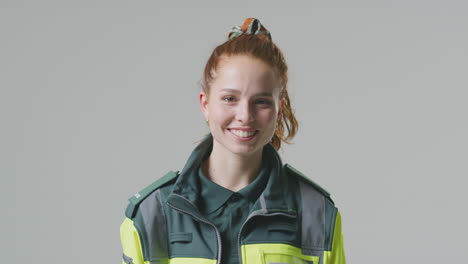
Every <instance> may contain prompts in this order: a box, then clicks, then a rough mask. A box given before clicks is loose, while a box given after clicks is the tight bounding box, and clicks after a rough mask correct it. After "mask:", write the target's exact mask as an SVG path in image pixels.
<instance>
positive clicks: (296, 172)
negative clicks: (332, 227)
mask: <svg viewBox="0 0 468 264" xmlns="http://www.w3.org/2000/svg"><path fill="white" fill-rule="evenodd" d="M284 168H285V169H286V171H287V172H289V173H291V174H293V175H296V176H297V177H298V178H302V179H303V180H305V181H306V182H308V183H309V184H311V185H312V186H313V187H314V188H315V189H317V190H318V191H319V192H320V193H322V194H323V195H324V196H325V197H326V198H327V199H328V200H330V201H331V202H332V204H335V203H334V202H333V200H332V199H331V197H330V193H329V192H328V191H327V190H325V189H324V188H323V187H322V186H320V185H318V184H317V183H316V182H314V181H312V180H311V179H309V177H307V176H305V175H304V174H303V173H302V172H300V171H299V170H297V169H296V168H294V167H293V166H291V164H288V163H285V164H284Z"/></svg>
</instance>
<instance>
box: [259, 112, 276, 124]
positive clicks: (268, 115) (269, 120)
mask: <svg viewBox="0 0 468 264" xmlns="http://www.w3.org/2000/svg"><path fill="white" fill-rule="evenodd" d="M258 120H261V121H262V123H264V124H273V125H274V124H275V122H276V113H275V110H274V109H262V110H260V111H259V112H258Z"/></svg>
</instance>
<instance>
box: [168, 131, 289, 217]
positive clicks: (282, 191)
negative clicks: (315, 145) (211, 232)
mask: <svg viewBox="0 0 468 264" xmlns="http://www.w3.org/2000/svg"><path fill="white" fill-rule="evenodd" d="M212 148H213V136H212V134H211V133H208V134H207V135H206V136H205V137H204V138H203V140H202V141H201V142H200V143H199V144H198V145H197V146H196V147H195V148H194V149H193V151H192V153H191V154H190V156H189V158H188V159H187V161H186V163H185V165H184V167H183V169H182V171H181V172H180V174H179V177H178V178H177V180H176V182H175V183H174V188H173V189H172V192H171V193H170V195H169V197H168V200H167V202H168V203H171V204H172V205H174V206H175V207H178V208H179V209H183V210H185V211H190V212H191V213H192V214H196V215H200V212H199V210H198V208H199V205H200V202H201V196H200V190H201V188H200V179H199V177H198V176H197V174H198V168H199V167H200V165H201V163H202V162H203V160H204V159H205V158H206V157H207V156H208V155H209V153H211V150H212ZM263 151H264V152H263V153H264V154H266V155H264V157H265V159H267V160H268V161H269V164H270V165H271V166H270V169H269V172H268V174H269V175H268V177H267V178H268V180H267V182H266V186H265V188H264V189H263V191H262V192H261V194H260V197H259V199H258V200H257V201H256V202H255V204H254V205H253V208H252V210H262V211H265V210H266V211H283V212H285V213H290V214H296V212H297V208H298V205H297V202H296V200H295V199H294V196H295V192H294V189H295V188H294V186H293V184H294V181H292V179H291V178H288V175H287V174H286V171H285V168H284V166H283V162H282V160H281V157H280V156H279V154H278V152H277V151H276V149H275V148H274V147H273V145H272V144H271V143H268V144H266V145H265V146H264V148H263ZM246 193H249V190H248V189H247V190H246Z"/></svg>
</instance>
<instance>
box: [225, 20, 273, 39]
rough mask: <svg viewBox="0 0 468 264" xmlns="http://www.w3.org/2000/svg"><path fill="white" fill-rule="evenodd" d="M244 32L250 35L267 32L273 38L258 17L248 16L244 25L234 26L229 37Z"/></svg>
mask: <svg viewBox="0 0 468 264" xmlns="http://www.w3.org/2000/svg"><path fill="white" fill-rule="evenodd" d="M242 34H249V35H258V34H265V35H267V36H268V38H269V39H270V40H271V34H270V32H269V31H268V30H267V29H266V28H265V27H264V26H263V25H262V24H260V20H258V19H256V18H252V17H250V18H247V19H245V21H244V24H243V25H242V27H240V26H233V27H232V28H231V30H230V31H229V34H228V38H229V40H231V39H233V38H235V37H237V36H240V35H242Z"/></svg>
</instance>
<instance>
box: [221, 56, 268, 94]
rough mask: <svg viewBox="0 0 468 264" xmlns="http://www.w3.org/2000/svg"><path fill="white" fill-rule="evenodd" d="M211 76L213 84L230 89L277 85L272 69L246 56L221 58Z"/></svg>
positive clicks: (260, 61)
mask: <svg viewBox="0 0 468 264" xmlns="http://www.w3.org/2000/svg"><path fill="white" fill-rule="evenodd" d="M212 74H213V78H214V84H215V83H216V84H218V85H228V86H232V87H230V88H242V87H243V88H246V87H256V86H264V87H274V86H275V84H277V76H276V75H275V71H274V69H273V68H272V67H271V66H269V65H268V64H266V63H265V62H263V61H262V60H260V59H257V58H254V57H252V56H248V55H234V56H229V57H228V56H223V57H222V58H221V60H220V62H219V64H218V67H217V69H216V72H213V73H212ZM215 86H217V85H215Z"/></svg>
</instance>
